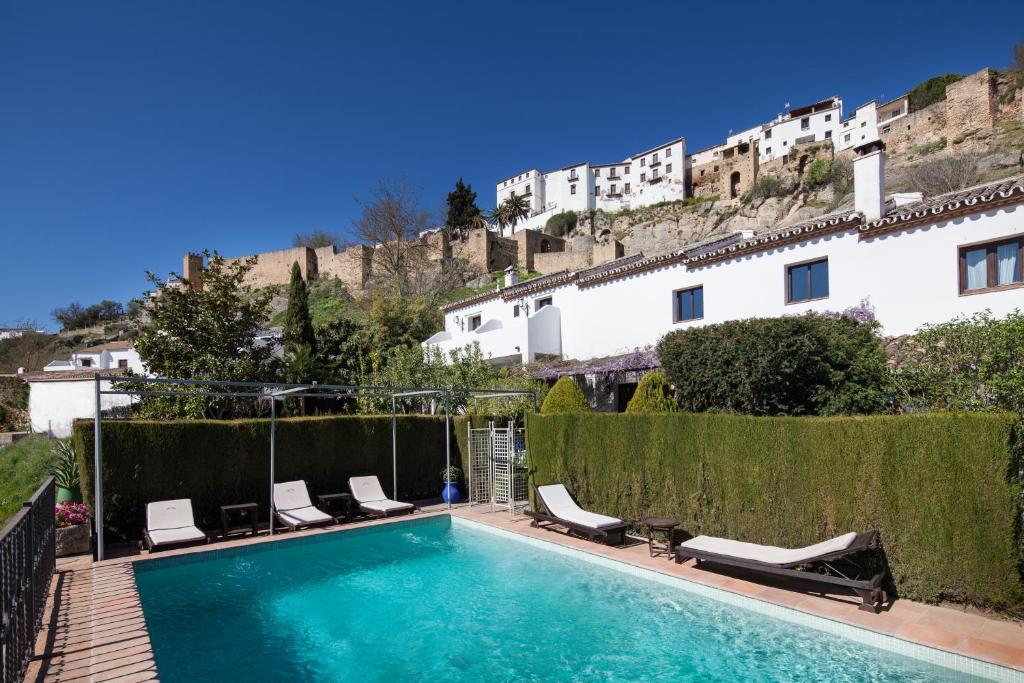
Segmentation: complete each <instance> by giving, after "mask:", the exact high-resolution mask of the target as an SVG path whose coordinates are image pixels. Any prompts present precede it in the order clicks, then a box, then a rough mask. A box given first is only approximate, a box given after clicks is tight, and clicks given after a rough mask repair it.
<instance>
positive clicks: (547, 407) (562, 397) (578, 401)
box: [540, 375, 591, 413]
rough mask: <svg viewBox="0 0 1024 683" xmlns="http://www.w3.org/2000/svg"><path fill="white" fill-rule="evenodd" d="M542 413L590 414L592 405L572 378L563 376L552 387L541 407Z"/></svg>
mask: <svg viewBox="0 0 1024 683" xmlns="http://www.w3.org/2000/svg"><path fill="white" fill-rule="evenodd" d="M540 412H542V413H589V412H591V411H590V404H589V403H587V398H586V397H585V396H584V395H583V391H582V390H581V389H580V387H579V385H578V384H576V382H574V381H573V380H572V378H571V377H567V376H565V375H563V376H562V377H559V378H558V381H557V382H555V386H553V387H551V391H549V392H548V395H547V398H545V399H544V403H543V405H541V407H540Z"/></svg>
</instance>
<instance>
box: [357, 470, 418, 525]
mask: <svg viewBox="0 0 1024 683" xmlns="http://www.w3.org/2000/svg"><path fill="white" fill-rule="evenodd" d="M348 487H349V488H350V489H351V490H352V497H353V498H354V499H355V501H356V502H357V503H358V504H359V509H360V510H362V511H363V512H365V513H366V514H368V515H373V516H374V517H387V516H388V515H397V514H402V513H406V512H412V511H413V510H415V509H416V506H415V505H413V504H412V503H402V502H399V501H397V500H391V499H390V498H388V497H387V496H385V495H384V489H382V488H381V487H380V480H379V479H377V477H373V476H371V477H351V478H350V479H349V480H348Z"/></svg>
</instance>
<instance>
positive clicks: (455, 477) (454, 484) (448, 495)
mask: <svg viewBox="0 0 1024 683" xmlns="http://www.w3.org/2000/svg"><path fill="white" fill-rule="evenodd" d="M461 476H462V470H460V469H459V468H458V467H456V466H455V465H452V466H450V467H446V468H445V469H443V470H441V482H442V483H443V484H444V488H443V489H441V500H443V501H444V502H445V503H457V502H459V496H460V495H461V494H460V493H459V477H461Z"/></svg>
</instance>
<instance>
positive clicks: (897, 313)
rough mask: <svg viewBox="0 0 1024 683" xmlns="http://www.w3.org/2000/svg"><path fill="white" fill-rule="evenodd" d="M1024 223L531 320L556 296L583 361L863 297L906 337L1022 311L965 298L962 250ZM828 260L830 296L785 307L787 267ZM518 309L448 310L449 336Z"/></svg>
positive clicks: (836, 247)
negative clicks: (696, 303)
mask: <svg viewBox="0 0 1024 683" xmlns="http://www.w3.org/2000/svg"><path fill="white" fill-rule="evenodd" d="M1022 225H1024V205H1017V206H1014V207H1008V208H1005V209H998V210H994V211H990V212H987V213H983V214H978V215H974V216H970V217H960V218H954V219H952V220H946V221H940V222H938V223H935V224H933V225H930V226H925V227H923V228H915V229H911V230H906V231H902V232H896V233H893V234H890V235H881V236H878V237H874V238H871V239H867V240H861V239H860V238H859V232H858V231H856V230H849V231H847V232H842V233H835V234H831V235H824V236H821V237H815V238H812V239H810V240H808V241H806V242H801V243H797V244H793V245H788V246H784V247H780V248H778V249H773V250H769V251H763V252H757V253H751V254H749V255H746V256H742V257H740V258H736V259H732V260H729V261H723V262H719V263H714V264H710V265H708V266H705V267H702V268H698V269H696V270H692V271H690V270H687V268H686V266H685V265H683V264H676V265H671V266H668V267H665V268H662V269H659V270H654V271H647V272H644V273H640V274H637V275H634V276H631V277H627V278H623V279H619V280H613V281H610V282H607V283H604V284H600V285H597V286H593V287H587V288H584V289H580V288H578V287H577V286H576V285H575V284H569V285H563V286H561V287H558V288H555V289H552V290H548V291H545V292H541V293H537V294H533V295H531V297H530V299H529V300H530V303H531V313H532V312H533V310H534V302H535V301H536V300H537V299H541V298H544V297H549V296H550V297H551V298H552V302H553V305H555V306H557V307H558V309H559V312H560V322H561V331H560V343H561V350H562V355H563V356H564V357H565V358H573V359H581V360H582V359H587V358H594V357H599V356H608V355H616V354H620V353H626V352H629V351H632V350H633V349H635V348H638V347H645V346H648V345H652V344H655V343H657V341H658V339H659V338H660V337H661V336H663V335H664V334H665V333H667V332H670V331H672V330H674V329H681V328H685V327H688V326H694V325H708V324H714V323H719V322H724V321H727V320H739V319H744V318H751V317H775V316H780V315H792V314H800V313H804V312H806V311H819V312H821V311H837V312H839V311H843V310H844V309H846V308H849V307H853V306H857V305H858V304H859V303H860V302H861V301H862V300H864V299H868V301H869V302H870V304H871V305H872V306H874V308H875V312H876V315H877V318H878V320H879V322H880V323H881V325H882V332H883V334H886V335H901V334H909V333H912V332H914V331H915V330H917V329H919V328H920V327H921V326H922V325H925V324H927V323H939V322H944V321H947V320H950V319H953V318H955V317H957V316H961V315H970V314H973V313H977V312H980V311H983V310H986V309H989V310H991V311H992V313H993V314H994V315H996V316H1005V315H1006V314H1008V313H1010V312H1011V311H1013V310H1014V309H1017V308H1021V309H1024V288H1015V289H1008V290H1004V291H991V292H983V293H978V294H973V295H961V294H960V293H959V271H958V249H959V248H960V247H961V246H964V245H966V244H972V243H975V242H980V241H986V240H991V239H998V238H1000V237H1005V236H1012V235H1017V234H1019V233H1020V232H1021V231H1022V228H1021V226H1022ZM821 257H827V258H828V261H829V296H828V298H826V299H822V300H818V301H810V302H803V303H797V304H787V303H786V301H785V277H786V266H787V265H791V264H794V263H798V262H802V261H806V260H809V259H816V258H821ZM698 285H700V286H703V287H704V318H703V319H702V320H697V321H689V322H682V323H674V322H673V292H674V291H675V290H678V289H684V288H688V287H694V286H698ZM512 306H513V304H512V302H505V301H503V300H502V299H501V298H500V297H499V298H496V299H494V300H492V301H489V302H486V303H485V304H483V305H480V306H477V307H475V308H473V307H471V308H467V309H460V310H458V311H454V312H450V313H448V314H447V315H446V316H445V325H446V329H448V330H451V329H452V328H451V327H450V325H451V324H452V323H453V319H454V318H455V317H457V316H461V315H465V314H467V313H469V312H470V311H471V310H481V311H486V315H487V316H492V317H495V318H499V319H500V318H503V317H504V316H511V315H512ZM465 339H466V336H465V335H464V334H459V333H458V332H457V331H456V332H455V333H454V334H453V338H452V340H451V342H450V345H453V346H457V345H461V344H464V343H466V341H465ZM482 349H483V351H484V353H485V355H486V354H488V353H489V350H488V349H487V347H485V346H482ZM495 355H496V354H495Z"/></svg>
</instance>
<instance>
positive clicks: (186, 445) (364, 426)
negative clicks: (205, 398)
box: [73, 415, 465, 539]
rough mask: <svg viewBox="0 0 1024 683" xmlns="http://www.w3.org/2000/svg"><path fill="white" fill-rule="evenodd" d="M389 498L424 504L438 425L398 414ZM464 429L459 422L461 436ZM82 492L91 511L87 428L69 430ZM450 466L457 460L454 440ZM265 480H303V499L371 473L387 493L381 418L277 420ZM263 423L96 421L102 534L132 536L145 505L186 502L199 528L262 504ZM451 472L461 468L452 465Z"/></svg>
mask: <svg viewBox="0 0 1024 683" xmlns="http://www.w3.org/2000/svg"><path fill="white" fill-rule="evenodd" d="M397 426H398V496H399V498H401V499H403V500H417V499H424V498H434V497H437V496H438V495H439V494H440V491H441V470H442V469H443V468H444V464H445V440H444V419H443V418H438V417H426V416H399V417H398V418H397ZM464 429H465V427H464V426H463V430H464ZM73 438H74V443H75V448H76V452H77V453H78V460H79V467H80V470H81V481H82V492H83V494H84V496H85V498H86V502H87V503H89V505H90V506H92V494H93V457H94V456H93V423H92V421H84V420H83V421H79V422H76V423H75V426H74V435H73ZM451 444H452V463H453V464H460V463H461V461H462V458H461V455H460V454H459V452H458V440H457V439H455V438H454V437H453V438H452V440H451ZM275 453H276V459H275V475H276V476H275V478H276V479H277V481H279V482H280V481H291V480H294V479H304V480H305V481H306V482H307V484H308V486H309V489H310V496H311V497H313V500H314V501H315V500H316V498H315V496H316V495H317V494H321V493H337V492H347V491H348V478H349V477H352V476H358V475H366V474H376V475H377V476H378V477H380V481H381V484H382V485H383V487H384V490H385V491H386V492H390V491H391V477H392V474H391V416H390V415H385V416H370V417H363V416H332V417H305V418H285V419H280V420H278V421H277V435H276V451H275ZM269 463H270V421H269V420H266V419H249V420H227V421H213V420H181V421H109V422H107V421H105V422H104V423H103V465H104V472H103V476H104V479H103V491H104V517H105V518H106V523H107V528H108V529H110V530H113V531H115V532H118V533H120V534H121V535H122V536H123V537H125V538H132V539H137V538H140V537H141V531H142V528H143V526H144V523H145V505H146V503H147V502H150V501H155V500H168V499H174V498H191V499H192V506H193V510H194V511H195V515H196V521H197V523H198V524H199V526H200V527H201V528H213V529H219V528H220V506H221V505H223V504H228V503H242V502H256V503H259V506H260V513H261V518H262V519H266V515H267V513H268V510H269V507H268V502H269V488H270V484H269V478H268V477H269V471H268V468H269ZM460 466H461V465H460Z"/></svg>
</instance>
